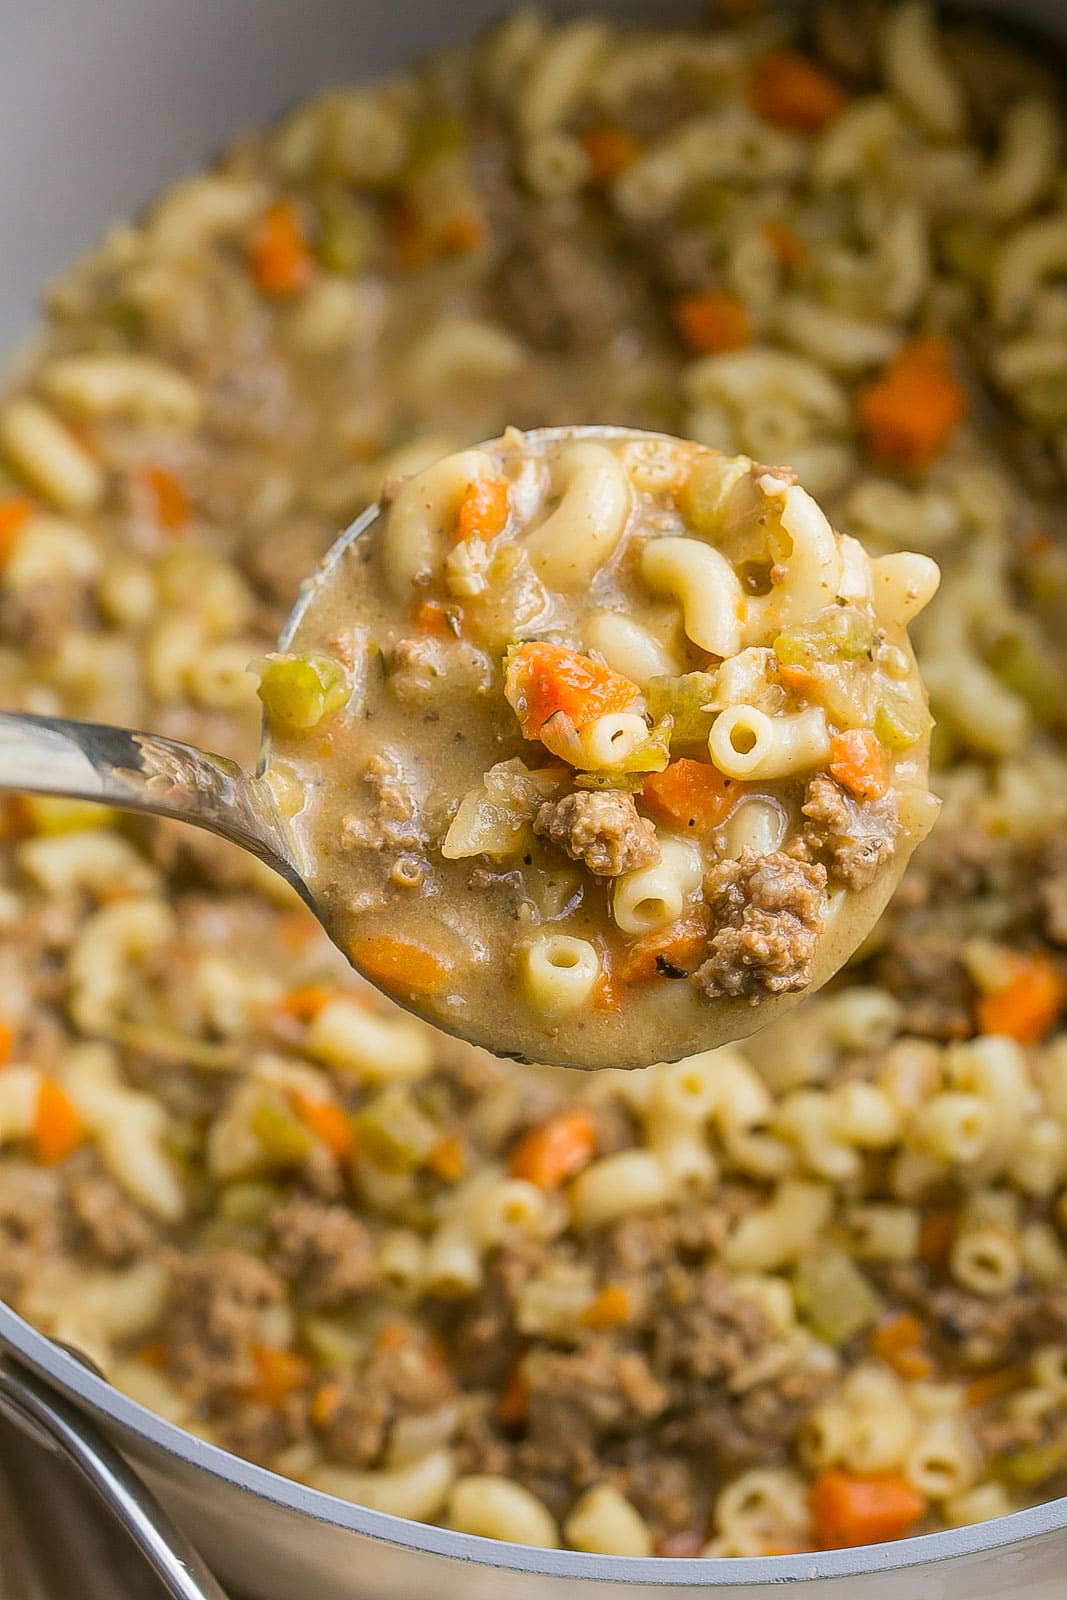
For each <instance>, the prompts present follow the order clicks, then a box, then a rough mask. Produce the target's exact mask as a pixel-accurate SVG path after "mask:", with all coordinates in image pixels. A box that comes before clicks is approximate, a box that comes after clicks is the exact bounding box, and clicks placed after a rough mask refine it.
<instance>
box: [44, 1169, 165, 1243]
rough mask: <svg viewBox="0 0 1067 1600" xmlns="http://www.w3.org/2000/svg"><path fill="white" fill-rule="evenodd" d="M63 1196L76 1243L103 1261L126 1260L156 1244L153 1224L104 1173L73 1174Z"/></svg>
mask: <svg viewBox="0 0 1067 1600" xmlns="http://www.w3.org/2000/svg"><path fill="white" fill-rule="evenodd" d="M67 1193H68V1195H69V1197H70V1207H71V1211H72V1213H73V1217H74V1223H75V1227H76V1229H77V1232H78V1236H79V1237H78V1242H79V1243H80V1244H83V1245H85V1246H87V1247H88V1249H89V1250H90V1251H92V1253H93V1254H94V1255H97V1256H101V1257H102V1258H103V1259H104V1260H105V1261H129V1260H130V1259H131V1258H132V1257H133V1256H140V1255H144V1254H145V1253H146V1252H147V1251H149V1250H150V1249H151V1248H152V1246H153V1245H154V1244H155V1243H156V1242H157V1239H158V1233H157V1230H156V1227H155V1225H154V1224H153V1223H152V1221H151V1220H150V1219H149V1218H148V1217H147V1216H146V1215H145V1213H144V1212H143V1211H142V1210H141V1209H140V1207H138V1206H135V1205H134V1204H133V1202H132V1201H131V1200H128V1199H127V1197H126V1196H125V1195H124V1194H123V1192H122V1190H121V1189H120V1188H119V1186H118V1184H117V1183H115V1182H114V1180H113V1179H111V1178H109V1177H107V1176H106V1174H104V1173H102V1172H94V1171H91V1170H90V1171H86V1172H77V1171H75V1172H74V1173H72V1174H71V1175H70V1178H69V1181H68V1185H67Z"/></svg>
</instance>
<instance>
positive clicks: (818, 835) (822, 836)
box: [801, 775, 898, 889]
mask: <svg viewBox="0 0 1067 1600" xmlns="http://www.w3.org/2000/svg"><path fill="white" fill-rule="evenodd" d="M801 810H802V811H803V813H804V815H805V817H807V818H808V821H807V823H806V824H805V828H804V840H805V843H806V844H807V846H808V848H809V849H810V850H812V851H813V852H815V853H816V854H821V855H824V856H825V857H826V861H827V866H828V869H829V874H830V877H831V879H832V880H834V881H835V882H838V883H843V884H844V885H845V887H846V889H866V888H868V886H869V885H870V884H872V883H873V882H874V880H875V879H876V878H877V877H878V876H879V874H880V873H881V872H882V870H883V868H884V867H885V866H886V863H887V862H888V861H889V858H890V856H891V855H892V854H893V843H894V840H895V838H896V834H897V829H898V821H897V813H896V802H895V800H894V799H893V796H892V794H891V793H890V794H888V795H886V796H885V797H884V798H883V799H881V800H875V801H871V802H861V801H858V800H854V799H853V798H852V796H851V795H849V794H846V793H845V791H844V789H842V788H841V786H840V784H838V783H835V782H834V780H833V779H832V778H827V777H824V776H822V775H820V776H819V777H817V778H813V779H812V780H811V782H810V783H809V784H808V788H807V793H806V795H805V799H804V804H803V806H802V807H801Z"/></svg>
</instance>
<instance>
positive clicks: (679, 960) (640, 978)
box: [616, 912, 708, 984]
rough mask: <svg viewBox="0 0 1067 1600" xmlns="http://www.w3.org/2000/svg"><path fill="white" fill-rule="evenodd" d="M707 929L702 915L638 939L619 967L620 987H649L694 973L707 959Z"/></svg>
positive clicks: (698, 913) (685, 918) (673, 923)
mask: <svg viewBox="0 0 1067 1600" xmlns="http://www.w3.org/2000/svg"><path fill="white" fill-rule="evenodd" d="M707 942H708V925H707V922H706V920H705V918H704V914H703V913H702V912H693V913H692V915H690V916H687V917H682V918H681V919H680V920H679V921H678V922H672V923H671V925H670V927H669V928H660V929H659V930H658V931H657V932H656V933H646V934H645V935H644V937H643V938H641V939H635V940H634V942H633V944H632V945H630V947H629V949H628V950H627V951H626V952H625V954H624V955H623V957H622V959H621V960H620V961H619V963H618V966H617V969H616V970H617V973H618V977H619V981H620V982H621V983H626V984H630V983H648V982H650V981H651V979H653V978H669V977H671V976H673V975H681V974H684V973H688V972H692V971H693V969H694V967H698V966H699V965H700V963H701V961H703V959H704V955H705V950H706V946H707Z"/></svg>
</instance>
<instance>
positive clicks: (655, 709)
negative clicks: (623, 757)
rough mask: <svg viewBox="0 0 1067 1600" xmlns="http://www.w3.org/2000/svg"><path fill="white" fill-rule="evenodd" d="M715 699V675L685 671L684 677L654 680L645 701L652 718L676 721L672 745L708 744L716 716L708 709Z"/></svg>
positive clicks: (650, 684) (646, 691)
mask: <svg viewBox="0 0 1067 1600" xmlns="http://www.w3.org/2000/svg"><path fill="white" fill-rule="evenodd" d="M714 697H715V674H714V673H713V672H685V673H683V674H682V676H681V677H680V678H667V677H662V678H651V679H650V680H649V682H648V685H647V687H646V690H645V700H646V702H647V704H648V709H649V712H650V714H651V715H652V717H653V718H654V719H655V720H656V721H657V722H658V721H659V720H660V719H661V718H662V717H666V716H670V717H673V718H674V726H673V728H672V729H671V745H672V747H674V748H677V747H678V746H680V745H694V744H706V743H707V738H708V734H709V733H710V732H711V724H712V722H713V721H714V713H713V712H711V711H705V709H704V707H705V706H706V705H707V704H708V703H709V701H711V700H713V699H714Z"/></svg>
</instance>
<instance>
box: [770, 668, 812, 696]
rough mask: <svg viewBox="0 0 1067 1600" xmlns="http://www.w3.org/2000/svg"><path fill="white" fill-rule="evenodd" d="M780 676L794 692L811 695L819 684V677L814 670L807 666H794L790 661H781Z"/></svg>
mask: <svg viewBox="0 0 1067 1600" xmlns="http://www.w3.org/2000/svg"><path fill="white" fill-rule="evenodd" d="M778 676H779V678H780V679H781V681H782V683H783V684H784V685H785V687H786V688H787V689H792V691H793V693H794V694H808V695H810V694H811V693H812V691H813V690H814V689H817V688H818V685H819V679H818V677H817V675H816V674H815V673H814V672H809V671H808V669H807V667H797V666H793V665H792V664H791V663H790V662H788V661H779V663H778Z"/></svg>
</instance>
